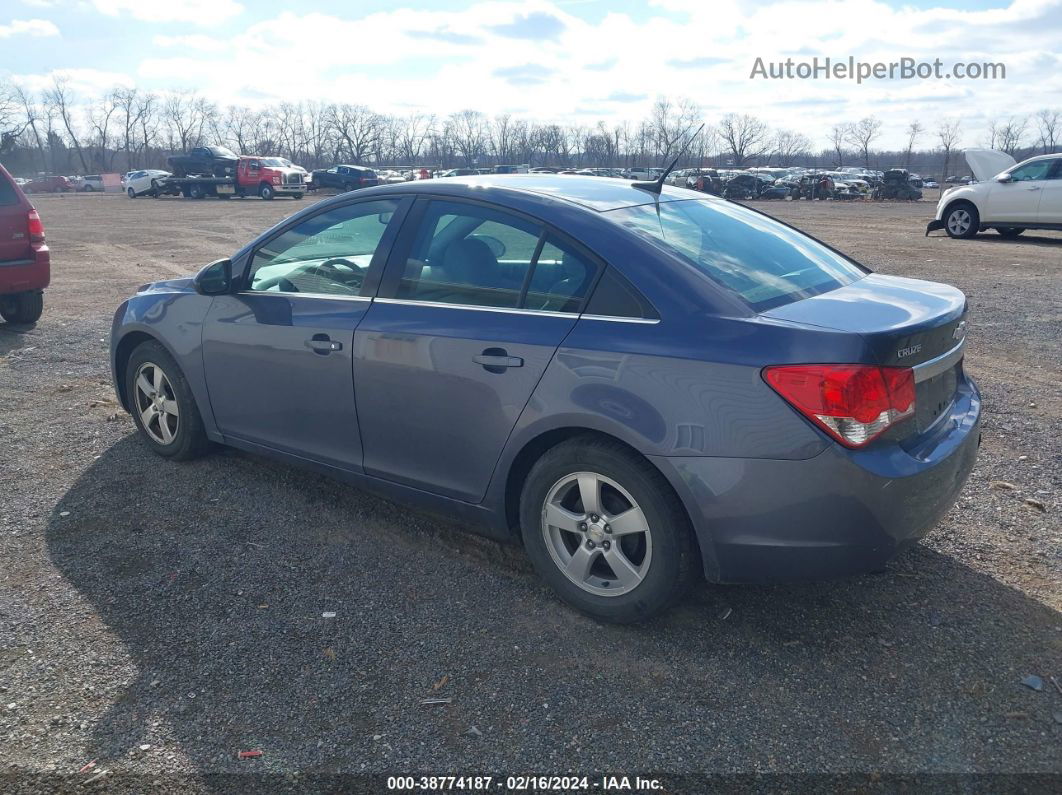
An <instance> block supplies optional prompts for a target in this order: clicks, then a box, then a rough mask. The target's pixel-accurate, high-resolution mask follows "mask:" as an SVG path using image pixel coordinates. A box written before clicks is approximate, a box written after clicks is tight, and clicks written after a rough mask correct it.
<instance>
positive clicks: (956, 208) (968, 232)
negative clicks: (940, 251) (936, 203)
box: [944, 202, 981, 240]
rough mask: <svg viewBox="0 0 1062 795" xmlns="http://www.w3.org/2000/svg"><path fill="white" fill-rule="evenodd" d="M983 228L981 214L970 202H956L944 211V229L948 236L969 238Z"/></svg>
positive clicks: (961, 238)
mask: <svg viewBox="0 0 1062 795" xmlns="http://www.w3.org/2000/svg"><path fill="white" fill-rule="evenodd" d="M980 229H981V216H980V215H979V214H978V212H977V208H976V207H974V206H973V205H972V204H970V202H955V204H952V205H950V206H949V207H948V209H947V210H945V211H944V231H945V232H947V233H948V237H954V238H956V239H959V240H969V239H970V238H972V237H976V236H977V233H978V232H979V231H980Z"/></svg>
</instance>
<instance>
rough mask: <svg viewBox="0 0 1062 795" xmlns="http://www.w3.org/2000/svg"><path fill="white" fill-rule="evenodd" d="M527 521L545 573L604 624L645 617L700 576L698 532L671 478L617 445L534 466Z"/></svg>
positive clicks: (594, 444)
mask: <svg viewBox="0 0 1062 795" xmlns="http://www.w3.org/2000/svg"><path fill="white" fill-rule="evenodd" d="M520 525H521V530H522V533H523V539H524V546H525V547H526V549H527V554H528V557H530V558H531V562H532V563H533V564H534V566H535V569H536V571H537V572H538V573H539V576H541V577H542V579H543V580H545V581H546V583H547V584H549V586H550V587H551V588H553V590H554V591H555V592H556V593H557V595H558V596H560V598H561V599H563V600H564V601H565V602H567V603H568V604H569V605H571V606H572V607H575V608H577V609H579V610H582V611H583V612H585V613H588V614H590V615H592V616H594V617H595V618H598V619H600V620H602V621H609V622H613V623H618V624H627V623H633V622H638V621H645V620H646V619H649V618H651V617H653V616H655V615H657V614H659V613H661V612H662V611H664V610H666V609H667V608H668V607H670V606H671V605H672V604H674V603H675V602H676V601H677V600H678V599H679V598H681V597H682V595H683V594H684V593H685V592H686V591H687V589H688V588H689V586H690V585H691V583H692V582H693V581H694V580H695V579H696V574H697V569H696V566H695V560H696V554H695V544H694V540H693V530H692V528H691V526H690V522H689V518H688V517H687V516H686V513H685V510H684V509H683V507H682V505H681V503H680V502H679V500H678V498H677V497H676V495H675V493H674V491H672V489H671V487H670V485H669V484H668V482H667V481H666V480H665V479H664V477H663V475H661V474H660V472H659V471H657V470H656V469H655V468H654V467H653V466H652V465H651V464H649V462H647V461H646V460H645V459H644V458H642V457H640V456H638V455H637V454H635V453H633V452H632V451H631V450H630V449H629V448H627V447H625V446H624V445H622V444H619V443H618V442H614V441H611V440H608V439H600V438H595V437H591V436H585V437H576V438H575V439H571V440H569V441H567V442H563V443H562V444H559V445H557V446H556V447H554V448H552V449H551V450H549V451H548V452H546V453H545V454H544V455H543V456H542V458H540V459H539V460H538V461H537V462H536V463H535V465H534V466H533V467H532V468H531V472H530V473H529V474H528V476H527V479H526V481H525V483H524V489H523V492H522V494H521V499H520Z"/></svg>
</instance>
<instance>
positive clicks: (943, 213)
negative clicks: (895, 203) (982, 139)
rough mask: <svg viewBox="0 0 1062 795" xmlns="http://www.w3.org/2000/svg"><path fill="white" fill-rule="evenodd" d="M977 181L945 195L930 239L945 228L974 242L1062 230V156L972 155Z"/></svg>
mask: <svg viewBox="0 0 1062 795" xmlns="http://www.w3.org/2000/svg"><path fill="white" fill-rule="evenodd" d="M966 161H967V162H968V163H969V164H970V168H971V169H972V170H973V172H974V175H975V177H976V178H977V180H978V181H977V182H974V183H971V184H969V185H961V186H959V187H955V188H950V189H949V190H946V191H944V193H943V194H941V196H940V201H939V202H938V203H937V214H936V217H935V219H934V220H932V221H930V222H929V225H928V226H926V234H927V235H928V234H929V233H930V232H932V231H933V230H934V229H943V230H945V231H946V232H947V233H948V235H949V236H951V237H961V238H970V237H974V236H975V235H976V234H977V233H978V232H981V231H983V230H985V229H995V230H996V231H997V232H999V234H1000V235H1002V236H1003V237H1006V238H1015V237H1017V236H1018V235H1020V234H1021V233H1022V232H1024V231H1025V230H1026V229H1060V230H1062V154H1052V155H1040V156H1039V157H1031V158H1029V159H1028V160H1025V161H1023V162H1021V163H1017V164H1016V163H1015V162H1014V158H1013V157H1011V156H1010V155H1008V154H1006V153H1004V152H997V151H995V150H992V149H970V150H967V152H966Z"/></svg>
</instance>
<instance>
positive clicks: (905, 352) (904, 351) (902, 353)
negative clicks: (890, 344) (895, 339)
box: [896, 344, 922, 359]
mask: <svg viewBox="0 0 1062 795" xmlns="http://www.w3.org/2000/svg"><path fill="white" fill-rule="evenodd" d="M920 350H922V346H921V345H920V344H919V345H912V346H911V347H910V348H900V350H898V351H896V358H897V359H906V358H907V357H908V356H914V355H915V354H916V353H918V352H919V351H920Z"/></svg>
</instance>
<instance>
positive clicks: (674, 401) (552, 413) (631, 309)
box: [111, 174, 981, 622]
mask: <svg viewBox="0 0 1062 795" xmlns="http://www.w3.org/2000/svg"><path fill="white" fill-rule="evenodd" d="M966 313H967V303H966V300H965V297H964V296H963V294H962V293H961V292H960V291H959V290H956V289H955V288H953V287H949V286H946V285H943V284H936V283H932V282H925V281H917V280H913V279H904V278H897V277H892V276H883V275H878V274H874V273H871V272H870V271H869V270H868V269H867V268H865V267H863V266H862V265H860V264H858V263H856V262H854V261H853V260H851V259H850V258H848V257H846V256H845V255H843V254H841V253H839V252H837V251H835V250H833V249H831V248H830V247H828V246H826V245H824V244H823V243H821V242H819V241H817V240H815V239H813V238H811V237H809V236H807V235H805V234H803V233H801V232H799V231H797V230H795V229H793V228H792V227H790V226H787V225H785V224H783V223H780V222H778V221H776V220H773V219H771V218H769V217H768V216H766V215H763V214H761V213H759V212H756V211H754V210H751V209H747V208H745V207H742V206H740V205H737V204H734V203H731V202H729V201H726V200H723V199H718V198H714V197H706V196H705V195H704V194H701V193H695V192H693V191H687V190H683V189H679V188H671V187H664V188H663V190H662V192H659V193H657V192H654V191H653V190H651V189H647V188H646V184H645V183H629V182H623V181H619V180H602V179H595V178H589V177H587V178H583V177H573V176H553V175H537V174H532V175H506V176H486V177H468V178H464V177H457V178H452V179H448V180H440V181H435V180H433V181H422V182H409V183H403V184H397V185H382V186H379V187H375V188H368V189H365V190H360V191H357V192H356V193H348V194H344V195H342V196H337V197H335V198H332V199H329V200H326V201H322V202H320V203H318V204H316V205H314V206H312V207H309V208H307V209H306V210H304V211H302V212H300V213H297V214H296V215H294V216H292V217H290V218H288V219H286V220H285V221H282V222H281V223H280V224H278V225H277V226H275V227H274V228H273V229H271V230H269V231H268V232H266V233H265V234H263V235H262V236H261V237H259V238H258V239H257V240H255V241H253V242H252V243H250V244H249V245H247V246H245V247H244V248H242V249H241V250H240V251H238V252H236V253H235V254H234V255H233V256H232V257H231V258H229V259H222V260H218V261H217V262H214V263H212V264H211V265H208V266H206V267H205V268H203V269H202V270H201V271H200V272H199V274H198V275H197V276H195V277H194V278H187V279H175V280H168V281H162V282H156V283H154V284H148V285H145V286H143V287H141V288H140V289H139V290H138V292H137V293H136V295H134V296H133V297H131V298H130V299H128V300H127V301H125V302H124V303H123V304H122V305H121V306H120V307H119V308H118V311H117V313H116V314H115V317H114V324H113V328H112V334H111V365H112V367H113V373H114V382H115V386H116V389H117V392H118V396H119V398H120V400H121V403H122V405H123V406H124V407H125V408H126V410H127V411H129V412H130V413H131V414H132V415H133V418H134V420H135V421H136V424H137V426H138V427H139V429H140V432H141V434H142V436H143V438H144V440H145V442H146V443H147V445H148V446H149V447H150V448H151V449H153V450H154V451H155V452H157V453H158V454H159V455H162V456H166V457H169V458H173V459H180V460H183V459H189V458H192V457H194V456H197V455H200V454H202V453H204V452H205V451H207V450H208V449H209V447H210V445H211V444H224V445H231V446H233V447H237V448H240V449H243V450H247V451H251V452H254V453H262V454H267V455H271V456H276V457H280V458H282V459H285V460H287V461H290V462H293V463H296V464H299V465H301V466H306V467H311V468H314V469H316V470H318V471H320V472H323V473H326V474H327V475H330V476H333V477H336V478H339V479H343V480H347V481H349V482H352V483H354V484H357V485H358V486H360V487H363V488H366V489H371V490H373V491H375V492H378V493H380V494H382V495H385V496H387V497H390V498H394V499H399V500H403V501H406V502H409V503H412V504H413V505H415V506H417V507H420V508H422V509H426V510H431V511H436V512H442V513H445V514H447V515H449V516H451V517H454V518H455V519H456V520H457V521H459V522H461V523H462V524H464V525H466V526H467V527H468V528H469V529H474V530H476V531H478V532H482V533H485V534H488V535H491V536H493V537H496V538H499V539H504V540H518V541H520V542H522V544H523V545H524V547H525V549H526V550H527V554H528V555H529V557H530V558H531V560H532V561H533V563H534V565H535V568H536V569H537V571H538V572H539V573H540V574H541V576H542V577H543V579H545V581H546V582H547V583H548V584H549V585H550V586H551V587H552V588H553V589H554V590H555V591H556V592H557V594H558V595H559V596H560V597H561V598H562V599H564V600H565V601H567V602H568V603H569V604H571V605H573V606H575V607H577V608H579V609H581V610H584V611H586V612H588V613H590V614H592V615H594V616H596V617H598V618H600V619H603V620H609V621H617V622H631V621H640V620H644V619H646V618H648V617H650V616H652V615H654V614H656V613H658V612H660V611H661V610H663V609H665V608H666V607H668V606H669V605H671V604H673V603H674V602H675V601H676V600H678V599H679V598H680V597H681V596H682V594H683V593H684V592H685V591H686V590H687V588H688V587H689V586H690V584H691V583H692V582H694V581H695V580H696V579H697V578H698V577H700V576H704V577H706V578H707V579H708V580H710V581H713V582H776V581H781V580H801V579H808V578H819V577H827V576H836V575H844V574H852V573H858V572H865V571H873V570H879V569H881V568H882V567H883V566H884V565H885V563H886V562H887V561H888V560H889V558H890V557H892V556H893V555H894V554H895V553H896V552H897V551H898V550H899V549H901V548H902V547H904V546H905V545H907V544H910V543H912V542H914V541H915V540H916V539H918V538H920V537H921V536H923V535H924V534H925V533H926V532H928V531H929V529H930V528H932V526H933V525H934V523H935V522H936V521H937V520H938V519H939V517H940V516H941V515H942V514H943V513H944V512H945V511H947V510H948V508H949V507H950V506H951V505H952V504H953V502H954V501H955V499H956V495H957V494H958V492H959V490H960V489H961V488H962V485H963V483H964V482H965V480H966V478H967V476H968V475H969V473H970V470H971V468H972V467H973V465H974V460H975V457H976V454H977V447H978V442H979V438H980V433H979V429H980V406H981V401H980V396H979V393H978V390H977V387H976V385H975V384H974V382H973V381H972V380H971V379H970V378H969V377H968V376H967V375H966V374H965V372H964V370H963V352H964V335H965V329H966Z"/></svg>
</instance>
